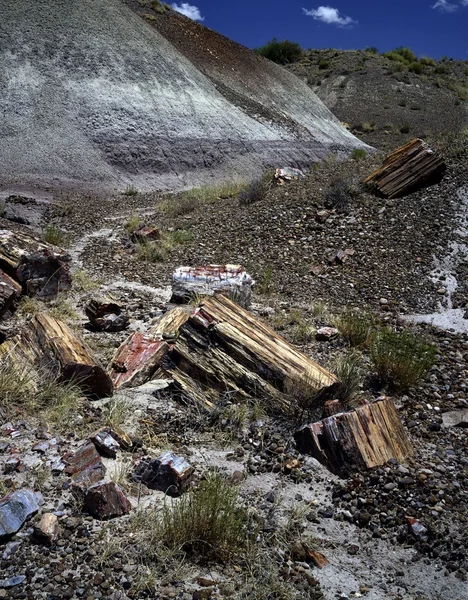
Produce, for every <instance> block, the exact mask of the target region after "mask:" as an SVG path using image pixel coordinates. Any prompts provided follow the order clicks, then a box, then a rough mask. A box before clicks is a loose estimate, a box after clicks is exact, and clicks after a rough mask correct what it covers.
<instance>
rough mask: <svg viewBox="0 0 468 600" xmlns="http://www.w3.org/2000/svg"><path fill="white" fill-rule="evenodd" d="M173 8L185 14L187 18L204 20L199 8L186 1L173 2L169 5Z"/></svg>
mask: <svg viewBox="0 0 468 600" xmlns="http://www.w3.org/2000/svg"><path fill="white" fill-rule="evenodd" d="M171 6H172V8H173V9H174V10H176V11H177V12H180V13H181V14H183V15H185V16H186V17H188V18H189V19H193V20H194V21H204V20H205V17H202V15H201V12H200V9H199V8H198V7H197V6H192V5H191V4H189V3H188V2H182V4H176V3H175V2H174V4H172V5H171Z"/></svg>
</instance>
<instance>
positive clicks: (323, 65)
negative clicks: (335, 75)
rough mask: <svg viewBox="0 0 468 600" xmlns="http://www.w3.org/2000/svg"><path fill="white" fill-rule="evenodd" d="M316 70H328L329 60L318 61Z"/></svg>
mask: <svg viewBox="0 0 468 600" xmlns="http://www.w3.org/2000/svg"><path fill="white" fill-rule="evenodd" d="M318 68H319V69H320V70H321V71H324V70H325V69H329V68H330V61H329V60H325V59H322V60H319V63H318Z"/></svg>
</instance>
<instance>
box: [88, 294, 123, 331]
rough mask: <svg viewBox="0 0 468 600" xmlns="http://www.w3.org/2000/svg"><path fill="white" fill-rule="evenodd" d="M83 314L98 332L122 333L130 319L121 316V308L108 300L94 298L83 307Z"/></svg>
mask: <svg viewBox="0 0 468 600" xmlns="http://www.w3.org/2000/svg"><path fill="white" fill-rule="evenodd" d="M85 313H86V316H87V317H88V319H89V322H90V323H91V325H93V326H94V327H95V328H96V329H97V330H98V331H108V332H115V331H124V330H125V329H127V327H128V325H129V323H130V319H129V318H128V317H127V315H124V314H122V308H121V307H120V306H119V305H118V304H116V303H115V302H113V301H112V300H110V299H108V298H94V299H93V300H90V301H89V302H88V304H87V305H86V306H85Z"/></svg>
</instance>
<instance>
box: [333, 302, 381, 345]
mask: <svg viewBox="0 0 468 600" xmlns="http://www.w3.org/2000/svg"><path fill="white" fill-rule="evenodd" d="M335 326H336V327H337V328H338V330H339V332H340V333H341V335H342V336H343V338H344V339H345V340H346V341H347V342H348V343H349V345H350V346H353V347H355V348H365V347H367V346H368V345H369V343H370V341H371V339H372V336H373V334H374V331H375V322H374V319H373V317H372V316H371V315H370V314H369V313H367V312H365V311H363V310H357V309H353V308H345V309H344V310H343V311H342V312H341V313H340V314H339V315H338V316H337V317H336V318H335Z"/></svg>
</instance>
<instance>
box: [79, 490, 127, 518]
mask: <svg viewBox="0 0 468 600" xmlns="http://www.w3.org/2000/svg"><path fill="white" fill-rule="evenodd" d="M84 506H85V508H86V509H87V511H88V512H89V514H90V515H92V516H93V517H94V518H95V519H100V520H105V519H113V518H114V517H122V516H123V515H126V514H128V513H129V512H130V510H131V509H132V505H131V504H130V501H129V500H128V498H127V497H126V496H125V494H124V493H123V491H122V489H121V488H120V486H118V485H117V484H116V483H115V482H114V481H109V482H104V481H101V482H99V483H95V484H94V485H92V486H90V487H89V488H88V489H87V490H86V492H85V495H84Z"/></svg>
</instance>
